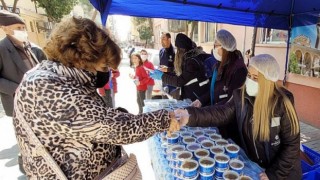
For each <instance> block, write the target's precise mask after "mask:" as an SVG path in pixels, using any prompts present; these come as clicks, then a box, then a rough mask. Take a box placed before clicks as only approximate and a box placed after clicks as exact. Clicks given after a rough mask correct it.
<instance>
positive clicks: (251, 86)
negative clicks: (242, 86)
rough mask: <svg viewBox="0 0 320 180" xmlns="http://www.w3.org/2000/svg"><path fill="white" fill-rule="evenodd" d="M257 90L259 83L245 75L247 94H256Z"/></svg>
mask: <svg viewBox="0 0 320 180" xmlns="http://www.w3.org/2000/svg"><path fill="white" fill-rule="evenodd" d="M258 91H259V84H258V83H257V82H255V81H254V80H252V79H250V78H248V77H247V80H246V92H247V94H248V95H249V96H257V94H258Z"/></svg>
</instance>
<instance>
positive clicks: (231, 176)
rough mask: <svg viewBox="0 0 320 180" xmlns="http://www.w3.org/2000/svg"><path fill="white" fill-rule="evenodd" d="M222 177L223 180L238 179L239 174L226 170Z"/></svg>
mask: <svg viewBox="0 0 320 180" xmlns="http://www.w3.org/2000/svg"><path fill="white" fill-rule="evenodd" d="M222 177H223V179H239V174H238V173H237V172H236V171H232V170H226V171H225V172H224V173H223V175H222Z"/></svg>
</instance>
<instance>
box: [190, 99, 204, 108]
mask: <svg viewBox="0 0 320 180" xmlns="http://www.w3.org/2000/svg"><path fill="white" fill-rule="evenodd" d="M191 106H193V107H198V108H199V107H201V106H202V104H201V102H200V101H199V99H197V100H195V101H193V102H192V103H191Z"/></svg>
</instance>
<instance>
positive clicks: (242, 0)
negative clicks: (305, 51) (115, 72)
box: [90, 0, 320, 30]
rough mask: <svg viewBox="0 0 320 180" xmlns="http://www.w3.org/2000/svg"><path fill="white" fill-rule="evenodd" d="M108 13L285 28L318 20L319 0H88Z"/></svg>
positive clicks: (104, 16) (104, 17) (102, 16)
mask: <svg viewBox="0 0 320 180" xmlns="http://www.w3.org/2000/svg"><path fill="white" fill-rule="evenodd" d="M90 2H91V3H92V4H93V6H94V7H95V8H96V9H98V10H99V11H100V13H101V19H102V23H103V24H105V22H106V19H107V16H108V14H121V15H129V16H138V17H150V18H166V19H180V20H198V21H206V22H217V23H227V24H235V25H243V26H255V27H266V28H274V29H283V30H289V29H290V28H291V27H297V26H304V25H311V24H316V23H318V19H319V17H320V16H319V14H320V0H90Z"/></svg>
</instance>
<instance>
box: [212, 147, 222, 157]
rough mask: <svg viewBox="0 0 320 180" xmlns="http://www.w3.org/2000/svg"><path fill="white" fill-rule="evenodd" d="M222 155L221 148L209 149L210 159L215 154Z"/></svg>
mask: <svg viewBox="0 0 320 180" xmlns="http://www.w3.org/2000/svg"><path fill="white" fill-rule="evenodd" d="M223 153H224V148H223V147H222V146H213V147H212V148H210V154H211V157H213V158H214V157H215V155H217V154H223Z"/></svg>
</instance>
